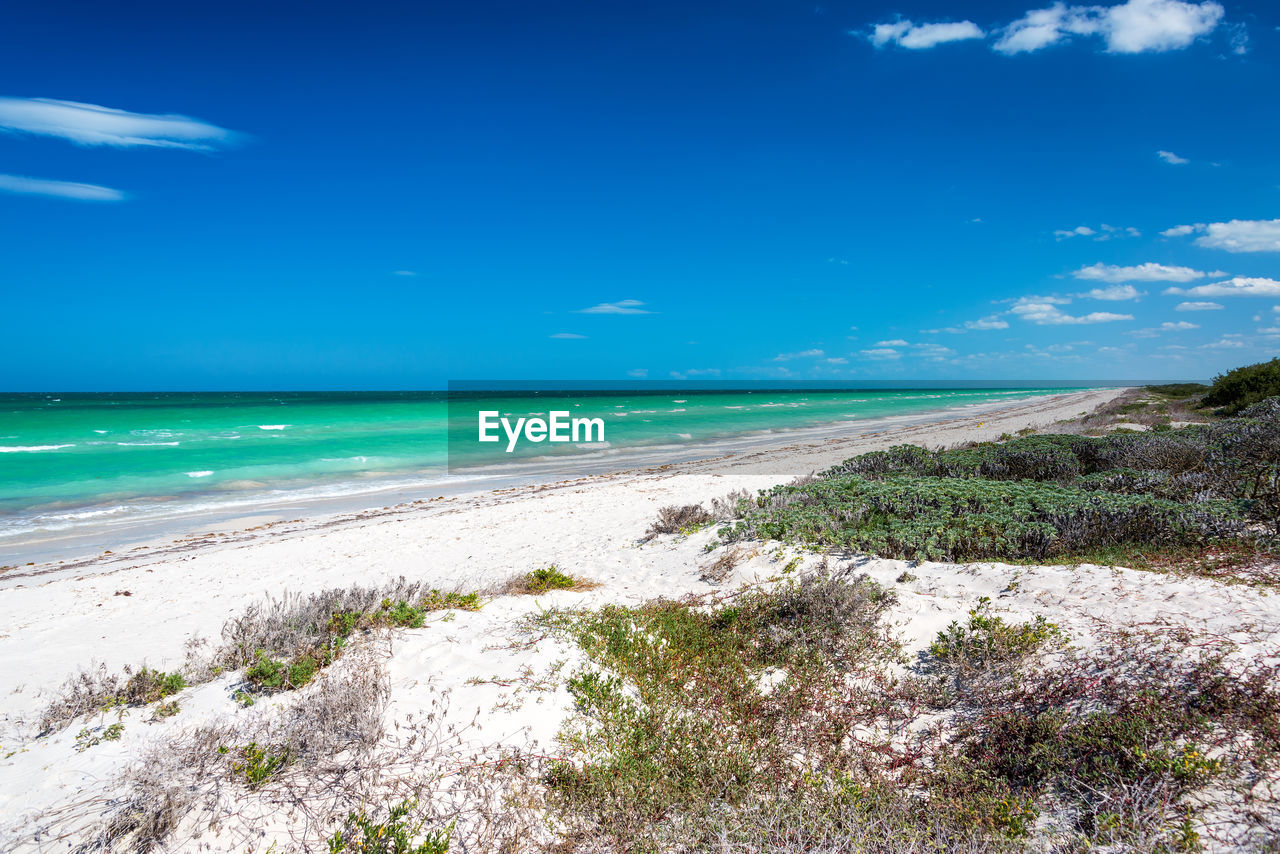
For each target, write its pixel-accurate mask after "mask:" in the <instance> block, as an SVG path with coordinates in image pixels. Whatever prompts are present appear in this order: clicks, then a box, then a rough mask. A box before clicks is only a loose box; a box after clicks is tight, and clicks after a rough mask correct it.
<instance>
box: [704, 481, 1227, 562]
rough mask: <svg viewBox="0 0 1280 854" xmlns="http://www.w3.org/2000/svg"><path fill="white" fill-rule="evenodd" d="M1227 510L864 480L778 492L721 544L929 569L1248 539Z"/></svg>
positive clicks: (1003, 486)
mask: <svg viewBox="0 0 1280 854" xmlns="http://www.w3.org/2000/svg"><path fill="white" fill-rule="evenodd" d="M1244 527H1245V524H1244V522H1243V520H1242V519H1241V518H1240V513H1239V511H1238V509H1237V508H1236V507H1235V506H1234V505H1232V504H1230V503H1228V502H1223V501H1217V502H1213V501H1206V502H1203V503H1201V504H1197V505H1190V506H1189V505H1185V504H1181V503H1178V502H1174V501H1169V500H1166V499H1160V498H1153V497H1151V496H1148V495H1121V494H1113V493H1107V492H1099V491H1093V490H1088V489H1082V488H1080V487H1077V486H1067V485H1060V484H1047V483H1039V482H1034V481H990V480H980V479H958V478H945V477H912V476H891V477H887V478H884V479H882V480H868V479H866V478H864V477H861V476H856V475H842V476H836V477H828V478H824V479H821V480H817V481H814V482H812V483H808V484H804V485H802V486H798V487H792V486H787V487H779V488H777V489H775V490H774V491H773V492H772V493H771V495H770V500H769V502H768V504H767V506H766V507H764V508H762V509H760V510H758V511H755V512H752V513H749V514H748V515H747V517H746V518H745V519H743V520H741V521H739V522H737V523H736V524H735V525H733V526H730V527H726V528H724V529H722V530H721V536H722V538H724V539H726V540H730V541H732V540H737V539H743V538H746V537H756V538H760V539H774V540H783V541H796V542H800V543H803V544H807V545H812V546H818V547H826V548H836V549H846V550H849V551H854V552H870V553H874V554H878V555H882V556H885V557H894V558H906V559H925V560H945V561H956V560H961V561H963V560H1027V559H1032V560H1043V559H1046V558H1050V557H1055V556H1062V555H1072V556H1081V555H1087V554H1088V553H1090V552H1091V551H1096V550H1100V549H1108V548H1113V547H1115V546H1119V545H1126V544H1133V545H1143V546H1149V545H1164V546H1177V545H1183V544H1188V543H1199V542H1203V541H1205V540H1207V539H1215V538H1228V537H1231V536H1235V535H1239V534H1240V533H1241V532H1243V530H1244Z"/></svg>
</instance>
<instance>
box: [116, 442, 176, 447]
mask: <svg viewBox="0 0 1280 854" xmlns="http://www.w3.org/2000/svg"><path fill="white" fill-rule="evenodd" d="M116 444H117V445H119V446H120V447H122V448H160V447H165V448H172V447H173V446H174V445H179V444H181V442H116Z"/></svg>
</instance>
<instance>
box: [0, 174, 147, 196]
mask: <svg viewBox="0 0 1280 854" xmlns="http://www.w3.org/2000/svg"><path fill="white" fill-rule="evenodd" d="M0 192H3V193H17V194H19V195H24V196H52V197H54V198H58V199H76V200H77V201H82V202H122V201H124V200H125V199H126V198H127V197H126V196H125V194H124V193H122V192H120V191H119V190H113V189H111V188H110V187H99V186H98V185H97V184H77V183H75V182H73V181H49V180H46V179H44V178H24V177H22V176H21V175H0Z"/></svg>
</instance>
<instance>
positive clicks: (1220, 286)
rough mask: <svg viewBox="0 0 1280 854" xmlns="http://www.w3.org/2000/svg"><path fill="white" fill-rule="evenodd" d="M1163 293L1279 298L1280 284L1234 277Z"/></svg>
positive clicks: (1260, 279) (1172, 289) (1272, 280)
mask: <svg viewBox="0 0 1280 854" xmlns="http://www.w3.org/2000/svg"><path fill="white" fill-rule="evenodd" d="M1165 293H1166V294H1182V295H1185V296H1189V297H1280V282H1277V281H1276V280H1275V279H1263V278H1248V277H1245V276H1236V277H1235V278H1233V279H1227V280H1226V281H1225V282H1210V283H1209V284H1207V285H1196V286H1195V287H1194V288H1185V289H1184V288H1166V289H1165Z"/></svg>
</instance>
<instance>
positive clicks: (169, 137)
mask: <svg viewBox="0 0 1280 854" xmlns="http://www.w3.org/2000/svg"><path fill="white" fill-rule="evenodd" d="M0 129H3V130H8V131H13V132H18V133H29V134H34V135H37V136H53V137H59V138H61V139H66V140H70V141H71V142H75V143H79V144H80V145H111V146H118V147H126V148H132V147H137V146H145V147H150V148H184V149H188V150H191V151H212V150H213V149H215V148H219V147H223V146H226V145H229V144H231V143H233V142H234V141H235V139H236V137H237V134H235V133H234V132H232V131H229V130H227V129H226V128H220V127H218V126H217V125H212V124H209V123H208V122H203V121H200V120H199V119H193V118H188V117H187V116H179V115H148V114H146V113H131V112H128V111H127V110H116V109H112V108H111V107H100V106H98V105H97V104H81V103H77V102H75V101H56V100H53V99H51V98H8V97H0Z"/></svg>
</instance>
